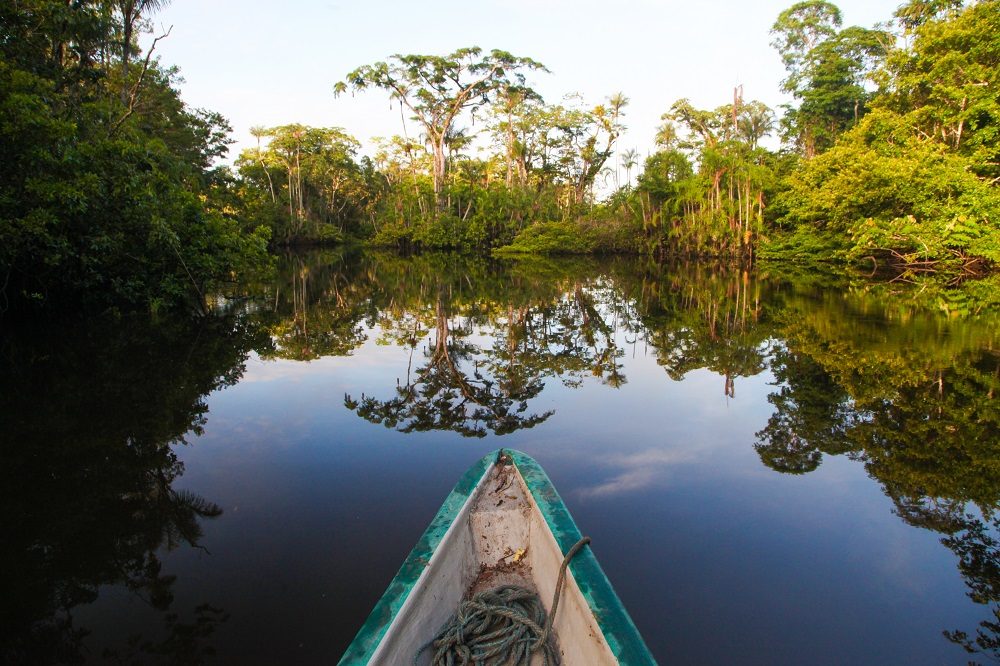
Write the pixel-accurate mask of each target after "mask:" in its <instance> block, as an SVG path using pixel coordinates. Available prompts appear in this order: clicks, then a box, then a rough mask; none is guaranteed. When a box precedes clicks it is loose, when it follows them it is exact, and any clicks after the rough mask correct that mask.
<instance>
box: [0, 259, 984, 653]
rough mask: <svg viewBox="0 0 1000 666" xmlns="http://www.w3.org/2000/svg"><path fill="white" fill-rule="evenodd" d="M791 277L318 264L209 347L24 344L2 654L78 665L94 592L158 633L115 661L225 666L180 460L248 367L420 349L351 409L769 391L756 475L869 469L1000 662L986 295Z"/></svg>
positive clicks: (18, 340) (259, 300)
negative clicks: (187, 554) (553, 393)
mask: <svg viewBox="0 0 1000 666" xmlns="http://www.w3.org/2000/svg"><path fill="white" fill-rule="evenodd" d="M792 270H794V269H788V268H784V267H767V266H765V267H759V268H757V269H755V270H754V271H747V270H743V269H736V268H731V267H725V266H719V265H711V264H704V263H701V264H697V263H692V264H677V265H660V264H654V263H644V262H642V261H639V260H635V259H617V260H602V261H598V260H594V259H570V260H549V259H533V260H529V261H522V262H517V263H500V262H493V261H484V260H482V259H472V258H468V257H461V256H456V255H423V256H417V257H408V258H403V257H399V256H396V255H383V254H368V255H360V254H346V255H343V254H340V253H323V252H318V253H312V254H308V255H300V256H288V257H286V258H285V259H284V261H283V265H282V269H281V271H280V275H279V277H278V278H277V279H276V280H275V281H274V282H273V283H271V284H266V285H249V286H248V287H247V293H248V294H249V295H250V297H249V298H248V299H247V300H245V301H242V302H240V303H239V304H238V305H234V306H232V310H233V312H237V311H238V312H239V314H233V313H231V314H229V315H222V316H219V317H217V318H215V319H208V320H205V321H203V322H201V323H200V324H198V325H197V326H194V327H192V326H189V325H186V324H180V323H170V322H167V323H159V324H152V323H149V322H139V321H133V320H125V321H121V320H115V321H109V322H97V323H95V324H92V325H88V326H85V327H82V328H81V327H77V328H74V329H73V330H72V331H52V330H49V331H46V332H43V333H42V334H34V333H30V334H26V335H25V334H21V335H13V334H11V335H9V336H8V337H7V338H6V339H5V340H4V341H3V358H2V362H3V364H4V369H3V373H2V374H0V378H2V379H0V382H2V384H0V386H2V394H3V396H4V400H3V401H2V404H0V414H2V422H3V423H4V427H3V439H4V445H3V449H2V465H0V482H2V489H0V497H2V507H3V509H2V511H3V515H4V522H5V525H7V528H6V530H5V532H6V534H5V543H4V547H3V548H4V552H5V553H6V562H5V563H4V564H5V566H4V570H5V574H4V575H5V576H7V577H8V578H9V580H8V582H7V583H6V584H5V586H4V589H5V597H6V598H5V600H4V601H3V609H4V614H3V617H2V618H0V621H2V627H0V632H2V633H3V646H4V648H3V649H4V656H5V658H6V659H7V660H8V661H11V660H12V659H13V660H15V661H25V662H46V661H76V660H80V659H82V658H84V657H86V656H87V655H86V654H85V653H84V652H85V650H84V648H83V642H82V641H83V637H84V635H85V633H86V628H85V627H77V626H75V625H74V623H73V612H72V611H73V608H74V607H76V606H79V605H80V604H86V603H89V602H91V601H93V600H94V599H95V598H96V597H97V595H98V588H99V587H101V586H104V585H118V586H124V587H125V588H127V589H128V590H130V591H131V592H132V593H134V594H136V595H138V596H140V597H142V598H143V599H145V600H146V601H147V602H148V604H149V605H150V606H152V607H153V608H155V609H157V610H158V611H159V612H160V613H161V616H162V626H161V627H160V629H159V630H158V632H157V636H156V637H155V638H136V639H135V640H133V641H130V643H129V644H128V645H125V646H112V648H110V650H111V651H110V652H108V653H107V654H106V655H104V656H105V658H109V659H112V660H114V659H117V660H120V661H129V660H130V659H133V658H139V659H140V660H142V659H153V658H156V657H160V658H163V659H165V660H170V659H174V660H176V661H183V662H185V663H193V662H196V661H198V660H199V659H201V658H207V657H208V656H210V653H211V650H212V634H213V631H214V630H215V628H216V627H217V626H219V625H220V624H221V623H222V622H225V620H226V617H227V614H226V612H225V611H224V610H222V609H218V608H215V607H213V606H212V605H211V604H210V600H205V603H204V604H203V605H200V606H198V607H197V608H196V609H194V611H193V612H187V611H188V609H183V610H184V611H185V612H184V613H181V612H179V611H178V610H176V609H173V608H172V602H173V597H172V593H171V587H172V585H173V582H174V579H173V577H172V576H171V575H170V574H169V572H165V571H163V568H162V566H161V564H160V559H159V557H158V553H160V552H162V551H163V550H164V549H167V550H169V549H172V548H178V547H186V548H198V547H199V539H200V538H201V536H202V530H203V529H204V525H206V524H210V522H209V521H211V519H212V518H215V517H218V516H219V515H220V513H221V509H220V508H219V507H218V506H216V505H214V504H213V503H212V502H211V500H210V499H208V498H203V497H199V496H196V495H193V494H190V493H187V492H184V491H177V490H174V489H173V488H172V485H173V483H174V482H175V481H176V480H177V478H178V477H179V476H180V475H181V474H182V472H183V466H182V465H181V463H180V462H179V460H178V456H177V453H176V448H177V447H178V446H183V445H184V444H185V443H186V438H187V437H190V436H191V435H197V434H199V432H200V429H201V428H202V426H203V425H204V424H205V420H206V418H207V407H206V403H205V398H206V396H207V395H208V394H209V393H211V392H213V391H215V390H218V389H220V388H222V387H225V386H229V385H232V384H235V383H237V382H239V381H240V379H241V377H242V374H243V371H244V363H245V361H246V359H247V358H248V355H249V354H250V353H251V352H252V351H254V352H256V353H257V354H258V355H259V356H260V357H261V358H262V359H264V360H273V359H281V360H285V361H292V362H308V361H313V360H316V359H320V358H323V357H330V356H350V355H353V354H357V353H359V350H360V349H361V348H362V346H363V345H365V344H366V343H368V342H375V343H377V344H379V345H386V346H393V347H396V348H399V349H402V350H405V351H406V354H405V358H406V359H407V361H406V364H405V366H400V367H399V368H398V370H397V371H396V381H395V384H394V385H392V384H390V385H387V386H384V387H383V388H380V389H377V390H376V391H373V392H372V393H371V394H368V393H360V394H359V393H351V392H348V394H347V395H345V397H344V405H345V406H346V407H347V408H348V409H349V410H351V411H353V412H355V413H356V414H357V416H358V417H360V418H362V419H365V420H367V421H370V422H372V423H375V424H381V425H382V426H384V427H386V428H388V429H392V430H397V431H400V432H404V433H408V432H418V431H429V430H435V431H451V432H455V433H458V434H460V435H462V436H465V437H474V438H480V437H485V436H487V435H505V434H509V433H513V432H515V431H518V430H523V429H528V428H534V427H547V425H548V422H549V420H550V418H551V417H552V416H553V414H554V413H555V411H556V410H558V409H559V408H560V407H559V406H558V405H557V406H556V407H555V408H547V407H545V406H544V405H545V404H546V403H544V402H543V401H542V400H541V396H543V395H544V393H545V391H546V389H547V387H550V386H553V385H561V386H562V387H565V388H568V389H573V388H579V387H583V386H584V385H585V384H592V385H596V386H600V387H602V388H601V389H600V390H603V391H614V390H616V389H618V388H620V387H623V386H624V385H626V384H627V383H628V381H629V378H628V376H627V375H626V372H625V366H626V364H625V363H624V359H625V358H626V356H627V355H629V354H635V353H636V350H637V349H640V350H642V351H643V352H645V353H648V354H651V355H653V356H654V357H655V359H656V362H657V364H658V365H659V366H660V367H662V369H663V372H664V375H663V380H664V381H667V382H669V381H680V380H682V379H684V378H685V377H686V376H687V375H689V374H690V373H692V372H693V371H696V370H708V371H711V372H712V373H714V374H716V375H717V376H718V377H719V378H720V383H719V391H720V393H721V394H722V395H724V396H726V397H728V398H736V396H737V395H738V394H739V390H740V389H739V384H740V381H741V379H742V378H750V377H755V376H759V375H764V376H771V377H773V378H774V381H773V386H772V387H771V389H770V394H769V396H768V398H767V400H768V402H769V403H770V405H771V406H772V408H773V411H772V413H771V415H770V417H769V418H768V419H767V422H766V425H765V426H764V427H763V428H762V429H761V430H760V431H759V432H757V433H756V441H755V443H754V444H753V446H754V448H755V450H756V452H757V454H758V455H759V458H760V461H761V463H762V464H763V465H765V466H766V467H767V468H770V469H772V470H774V471H775V472H777V473H781V474H792V475H807V474H809V473H810V472H813V471H814V470H816V469H817V468H819V467H820V466H821V465H822V463H823V461H824V458H825V457H829V456H846V457H848V458H850V459H852V460H856V461H858V462H859V463H860V464H862V465H864V468H865V470H866V471H867V473H868V475H869V476H870V477H871V478H872V479H873V480H874V481H876V482H877V483H878V484H879V485H880V487H881V489H882V491H883V492H884V494H885V495H886V496H887V497H888V498H890V500H891V501H892V503H893V505H894V507H895V509H894V511H895V513H896V514H897V515H898V516H899V518H900V519H901V520H903V521H905V522H906V523H907V524H909V525H912V526H914V527H917V528H920V529H926V530H930V531H932V532H935V533H936V534H938V535H940V541H941V543H942V544H943V545H944V546H945V547H947V548H948V549H949V550H950V551H952V552H953V553H954V554H955V557H956V559H957V562H958V570H959V572H960V574H961V575H962V577H963V579H964V581H965V583H966V586H967V588H968V596H969V598H970V599H971V600H972V601H973V602H975V603H976V604H981V605H983V606H985V607H987V609H988V614H989V616H990V617H989V619H986V620H983V621H982V623H981V624H980V626H979V627H978V628H970V627H965V628H964V629H958V628H950V627H943V628H942V629H943V630H944V631H943V633H944V636H945V637H946V638H947V639H948V640H950V641H952V642H954V643H956V644H957V645H959V646H961V647H962V648H964V649H966V650H968V651H970V652H981V653H985V654H986V655H992V656H997V657H1000V537H998V534H1000V407H998V401H997V397H998V393H1000V347H998V342H1000V327H998V324H1000V314H998V311H997V309H996V308H995V305H996V304H995V303H992V302H990V299H991V298H994V296H993V295H991V294H994V293H995V292H994V290H996V289H997V284H996V280H995V279H988V280H987V281H985V282H983V283H968V284H965V285H959V286H956V285H947V284H940V283H934V282H931V283H926V282H925V283H923V284H905V283H889V284H886V283H883V284H874V285H873V284H870V283H867V282H865V281H863V280H860V279H854V278H850V277H845V276H834V275H827V274H824V273H822V272H816V271H807V272H801V273H793V272H791V271H792ZM182 616H183V617H184V618H185V619H183V620H182V619H181V618H182ZM359 621H360V618H359ZM970 632H971V633H970ZM135 655H140V656H139V657H136V656H135ZM90 656H93V655H90Z"/></svg>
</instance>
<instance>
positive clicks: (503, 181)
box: [0, 0, 1000, 309]
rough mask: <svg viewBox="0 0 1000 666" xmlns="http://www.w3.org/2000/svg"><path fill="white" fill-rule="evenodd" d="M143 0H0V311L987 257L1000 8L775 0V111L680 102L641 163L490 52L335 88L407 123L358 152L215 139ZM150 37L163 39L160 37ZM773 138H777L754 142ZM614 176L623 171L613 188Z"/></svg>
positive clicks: (992, 222)
mask: <svg viewBox="0 0 1000 666" xmlns="http://www.w3.org/2000/svg"><path fill="white" fill-rule="evenodd" d="M162 4H163V1H162V0H74V1H72V2H69V3H65V2H57V1H55V0H31V1H29V2H19V3H16V4H13V5H10V4H8V5H6V6H5V7H4V8H3V9H2V10H0V12H2V14H0V19H2V25H3V33H2V35H0V145H2V149H3V154H4V156H5V158H6V159H5V160H3V161H2V163H0V279H2V282H0V307H3V308H4V309H6V308H8V307H9V306H10V305H11V303H16V304H25V303H31V302H44V303H62V304H66V303H80V304H83V305H84V306H85V307H89V306H92V305H96V306H100V307H107V306H109V305H115V306H125V307H135V306H140V307H153V308H156V307H159V306H162V305H174V304H187V305H189V306H193V307H195V308H198V309H204V308H205V307H206V306H205V304H206V302H207V301H208V300H209V299H208V296H209V293H210V292H212V291H213V290H217V289H218V288H219V287H220V286H222V285H224V284H225V283H226V282H228V281H231V280H233V279H234V278H235V277H237V276H238V275H239V274H241V273H246V272H247V271H248V270H252V269H256V268H261V267H263V266H264V265H265V264H266V255H265V245H266V243H267V240H268V238H270V242H271V244H272V246H275V245H283V244H301V243H335V242H340V241H343V240H346V239H348V238H362V239H367V240H368V241H369V242H370V243H373V244H375V245H381V246H388V247H397V248H401V249H434V248H440V249H445V248H448V249H460V250H464V251H478V252H494V253H499V254H518V253H542V254H545V253H592V252H633V253H644V254H648V255H651V256H654V257H659V258H662V257H666V256H670V255H674V256H676V255H687V256H716V257H731V258H741V259H747V258H753V257H754V256H757V255H760V256H764V257H781V258H789V257H791V258H797V259H810V260H841V261H854V262H862V263H864V264H865V265H867V266H871V267H874V268H878V267H881V266H884V265H886V264H893V265H896V266H902V267H906V268H907V269H909V270H911V271H912V270H914V269H938V268H942V267H943V268H948V269H952V270H954V269H967V270H976V269H979V268H980V267H989V266H991V265H992V264H995V263H996V262H997V261H1000V225H998V219H1000V194H998V189H997V184H998V182H1000V181H998V179H1000V170H998V166H997V165H998V164H1000V161H998V157H1000V155H998V151H1000V149H998V148H997V145H998V138H1000V136H998V135H1000V92H998V91H1000V85H998V84H1000V81H998V80H997V77H998V72H1000V0H981V1H979V2H969V3H962V2H959V1H958V0H934V1H927V0H911V1H910V2H909V3H907V4H905V5H903V6H902V7H900V8H899V10H898V11H897V12H896V14H895V17H894V21H893V22H892V23H891V24H886V25H883V26H880V27H879V28H877V29H867V28H861V27H857V26H850V27H843V26H842V19H841V14H840V11H839V10H838V9H837V7H836V6H834V5H833V4H830V3H829V2H825V1H822V0H806V1H804V2H799V3H797V4H795V5H793V6H792V7H790V8H789V9H787V10H785V11H784V12H782V13H781V14H780V15H779V16H778V17H777V20H776V22H775V23H774V27H773V29H772V32H771V36H772V39H773V41H772V44H773V46H774V47H775V48H776V49H777V51H778V54H779V55H780V57H781V58H782V61H783V62H784V64H785V66H786V68H787V72H788V75H787V77H786V79H785V80H784V81H783V87H784V90H785V91H786V92H787V93H789V94H790V95H791V97H792V98H793V100H794V103H793V104H791V105H788V106H787V107H785V108H784V109H783V112H782V113H781V114H780V117H779V114H777V113H775V111H774V110H773V109H770V108H768V107H767V106H766V105H765V104H763V103H761V102H759V101H756V100H748V99H744V94H743V90H742V88H741V87H738V88H737V89H735V90H734V91H733V100H732V103H730V104H726V105H724V106H721V107H719V108H717V109H709V110H706V109H699V108H696V107H695V106H693V105H692V104H691V103H690V102H689V101H688V100H685V99H681V100H678V101H677V102H675V103H674V104H673V105H672V106H671V107H670V109H669V110H667V112H666V113H665V114H664V115H663V120H664V123H663V125H662V127H661V128H660V130H659V132H658V133H657V136H656V137H655V141H656V145H657V150H656V151H655V152H654V153H652V154H651V155H649V157H648V158H647V159H646V160H645V161H644V163H643V164H640V163H639V157H638V153H637V151H635V150H622V147H621V146H620V145H619V143H620V137H621V135H622V132H623V130H624V121H625V119H626V114H627V111H628V101H629V100H628V98H627V97H626V96H625V95H623V94H621V93H618V94H613V95H611V96H609V97H608V98H606V99H605V100H603V101H601V102H600V103H597V104H595V103H594V100H591V101H589V102H587V101H585V100H583V99H581V98H580V97H579V96H576V95H570V96H567V97H566V98H565V99H564V100H561V101H560V102H558V103H551V102H546V101H545V100H543V99H542V98H541V96H540V95H539V94H538V93H537V92H536V91H535V90H534V89H533V88H532V87H531V85H530V82H529V80H528V76H529V75H531V74H537V73H540V72H544V71H545V68H544V66H543V65H542V64H541V63H538V62H536V61H534V60H532V59H530V58H526V57H520V56H515V55H512V54H510V53H507V52H505V51H500V50H493V51H490V52H485V51H483V50H481V49H479V48H463V49H459V50H457V51H455V52H453V53H451V54H448V55H444V56H434V55H395V56H392V57H390V58H389V59H388V60H387V61H385V62H377V63H373V64H369V65H364V66H361V67H359V68H357V69H356V70H354V71H352V72H350V73H348V74H347V75H346V77H345V78H344V80H343V81H341V82H339V83H337V84H336V85H335V86H334V90H333V92H334V94H336V95H343V94H345V93H348V92H350V93H351V94H369V93H366V92H365V91H369V90H372V89H374V90H377V91H381V92H382V93H383V94H387V95H388V96H389V97H390V99H391V100H392V102H393V103H394V104H398V105H399V106H400V109H401V111H403V112H404V114H405V113H408V114H409V116H410V119H411V120H412V121H413V122H414V123H415V124H416V126H417V127H419V129H420V134H419V135H418V136H409V135H404V136H394V137H390V138H383V139H376V140H375V144H374V145H375V148H374V150H373V154H372V155H371V156H366V155H362V154H361V152H360V151H361V143H360V142H359V141H358V140H357V139H356V138H354V137H353V136H351V135H350V134H349V133H348V132H347V131H345V130H344V129H342V128H337V127H324V128H317V127H307V126H304V125H299V124H291V125H283V126H279V127H270V128H264V127H258V128H254V129H253V134H254V136H256V137H257V139H258V141H257V145H256V146H255V147H252V148H250V149H247V150H245V151H243V152H242V154H241V155H239V156H238V158H237V159H236V161H235V165H234V167H235V168H234V169H232V170H231V169H229V168H228V167H224V166H223V167H220V166H218V165H217V164H216V163H217V161H218V160H219V158H221V157H223V156H224V155H225V153H226V149H227V144H228V143H230V140H229V139H228V132H229V128H228V126H227V125H226V121H225V120H224V119H223V118H222V117H221V116H219V115H218V114H216V113H212V112H208V111H204V110H198V109H191V108H188V107H187V106H186V105H185V104H184V103H183V102H182V101H181V100H180V98H179V96H178V93H177V90H176V87H175V83H176V72H175V71H174V70H172V69H170V68H168V67H165V66H162V65H160V64H159V62H158V60H157V59H156V58H155V57H154V55H155V53H154V52H155V48H156V44H157V41H158V40H159V39H161V38H164V37H166V36H167V34H163V35H156V36H154V38H153V39H152V40H151V44H150V47H149V49H148V50H147V51H146V52H145V53H144V54H143V53H142V52H141V51H140V48H139V44H138V42H137V40H136V35H137V34H140V33H142V32H143V31H149V30H150V27H149V22H148V20H147V18H146V17H147V15H148V14H150V13H151V12H153V11H155V10H156V9H158V8H159V7H160V6H161V5H162ZM168 32H169V31H168ZM773 134H778V135H780V139H781V148H780V149H778V150H774V149H772V148H769V147H767V146H769V145H774V142H773V140H772V141H768V140H767V137H768V136H769V135H773ZM623 176H624V177H623Z"/></svg>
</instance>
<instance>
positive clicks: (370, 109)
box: [154, 0, 901, 157]
mask: <svg viewBox="0 0 1000 666" xmlns="http://www.w3.org/2000/svg"><path fill="white" fill-rule="evenodd" d="M793 1H794V0H766V1H764V2H748V1H745V0H744V1H742V2H741V1H736V0H713V1H707V2H683V3H682V2H676V1H671V0H666V1H660V2H656V1H654V0H621V1H620V2H617V3H611V2H597V1H596V0H535V1H534V2H532V1H530V0H504V1H498V0H480V1H479V2H476V1H472V2H468V1H466V2H458V1H457V0H417V1H412V2H397V1H391V2H389V1H378V0H369V1H367V2H365V1H362V2H343V1H340V0H338V1H327V0H285V2H274V1H273V0H268V1H266V2H265V1H263V0H198V1H194V0H173V3H172V4H171V5H170V6H169V7H168V8H167V9H166V10H164V11H163V12H162V13H160V14H159V15H158V16H156V17H154V20H155V22H156V24H157V25H161V24H162V25H167V26H169V25H173V33H172V34H171V35H170V37H169V38H168V39H166V40H163V41H161V42H160V46H159V47H158V49H157V50H158V52H159V53H160V54H161V55H162V58H163V61H164V62H165V63H170V64H175V65H177V66H178V67H180V69H181V74H182V76H183V77H184V78H185V80H186V81H185V83H184V84H183V85H182V90H183V94H184V98H185V100H186V101H188V103H190V104H191V105H193V106H198V107H206V108H210V109H212V110H215V111H219V112H221V113H222V114H223V115H225V116H226V117H228V118H229V119H230V122H231V123H232V125H233V129H234V138H236V139H237V141H238V143H237V145H235V146H234V147H233V151H234V152H233V157H235V154H236V153H237V152H238V151H239V149H240V148H241V147H244V146H247V145H250V144H251V142H252V139H251V138H250V135H249V129H250V127H251V126H253V125H264V126H270V125H278V124H284V123H291V122H301V123H305V124H308V125H315V126H339V127H343V128H345V129H346V130H347V131H348V132H350V133H351V134H353V135H355V136H356V137H358V138H359V139H360V140H361V141H362V142H367V141H368V139H369V138H370V137H372V136H389V135H392V134H400V133H401V125H400V116H399V110H398V108H396V109H392V110H390V108H389V102H388V99H387V97H386V95H385V94H383V93H382V92H379V91H371V92H366V93H364V94H363V95H359V96H357V97H354V98H352V97H351V96H350V95H347V96H344V97H341V98H339V99H335V98H334V96H333V93H332V87H333V84H334V83H335V82H336V81H338V80H340V79H342V78H343V76H344V74H346V73H347V72H348V71H350V70H352V69H354V68H355V67H357V66H359V65H363V64H367V63H370V62H375V61H377V60H383V59H385V58H386V57H387V56H389V55H391V54H393V53H433V54H439V53H448V52H450V51H452V50H454V49H455V48H458V47H462V46H473V45H475V46H480V47H482V48H484V49H491V48H500V49H504V50H507V51H510V52H512V53H514V54H515V55H523V56H528V57H531V58H534V59H535V60H538V61H540V62H542V63H543V64H545V65H546V66H547V67H548V68H549V69H550V70H551V71H552V73H551V74H537V75H534V76H533V80H534V82H535V84H536V88H537V89H538V90H539V91H540V92H541V93H542V94H543V95H544V96H545V98H546V100H548V101H550V102H556V101H559V100H560V99H561V98H562V96H563V95H564V94H566V93H570V92H579V93H582V94H583V95H584V96H585V98H586V99H587V101H588V102H589V103H595V104H596V103H597V102H599V101H601V100H602V99H603V98H604V97H606V96H607V95H609V94H611V93H614V92H617V91H619V90H620V91H622V92H624V93H625V95H627V96H628V97H629V98H630V99H631V104H630V106H629V108H628V109H627V115H626V118H625V124H626V125H627V126H628V128H629V131H628V132H627V133H626V135H625V136H623V138H622V139H621V141H620V143H619V148H620V149H622V150H624V149H627V148H631V147H635V148H638V149H639V151H640V152H641V153H643V154H645V153H646V151H647V150H650V149H651V148H652V138H653V134H654V132H655V130H656V127H657V125H658V124H659V123H660V116H661V115H662V114H663V112H664V111H666V110H667V109H668V108H669V106H670V105H671V104H672V103H673V102H674V101H675V100H676V99H678V98H681V97H687V98H690V99H691V100H692V102H693V103H694V104H696V105H698V106H702V107H715V106H718V105H721V104H725V103H726V102H728V101H730V100H731V99H732V94H733V87H734V86H735V85H738V84H742V85H743V88H744V96H745V98H746V99H760V100H761V101H763V102H765V103H767V104H769V105H771V106H777V105H778V104H780V103H781V102H782V101H784V99H783V97H782V96H781V94H780V92H779V89H778V86H779V82H780V80H781V78H782V77H783V75H784V70H783V69H782V66H781V62H780V60H779V58H778V56H777V54H776V53H775V52H774V50H773V49H771V47H770V46H769V43H770V41H771V38H770V36H769V34H768V31H769V30H770V27H771V25H772V23H773V22H774V19H775V18H776V17H777V15H778V13H779V12H781V11H782V10H783V9H785V8H786V7H788V6H790V5H791V4H793ZM900 1H901V0H843V1H841V2H837V4H838V6H839V7H840V8H841V10H842V11H843V14H844V25H862V26H866V27H870V26H872V25H874V24H875V23H876V22H879V21H885V20H888V19H889V18H890V17H891V15H892V12H893V11H894V10H895V8H896V7H897V6H898V5H899V4H900Z"/></svg>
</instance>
